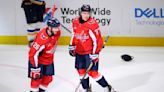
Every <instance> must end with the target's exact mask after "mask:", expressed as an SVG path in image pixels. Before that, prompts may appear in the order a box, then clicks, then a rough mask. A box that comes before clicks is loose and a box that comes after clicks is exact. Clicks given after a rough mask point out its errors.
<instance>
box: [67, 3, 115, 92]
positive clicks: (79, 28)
mask: <svg viewBox="0 0 164 92" xmlns="http://www.w3.org/2000/svg"><path fill="white" fill-rule="evenodd" d="M73 32H74V33H73V35H72V39H71V42H70V45H69V54H70V55H71V56H74V57H75V68H76V69H77V72H78V74H79V76H80V79H81V78H82V77H83V76H84V75H85V73H86V70H87V68H88V66H89V64H90V63H91V62H93V66H92V67H91V69H90V71H89V72H88V75H87V76H86V77H85V79H84V80H81V84H82V87H83V89H84V90H85V92H91V89H90V87H89V76H91V77H92V78H93V79H95V81H96V82H97V83H98V84H100V85H101V86H102V87H103V88H104V91H102V92H115V91H113V89H112V87H111V86H110V85H109V84H108V82H107V81H106V79H105V78H104V76H103V75H101V74H100V73H99V72H98V66H99V54H100V51H101V49H102V47H103V39H102V36H101V33H100V29H99V25H98V23H97V22H96V20H95V19H93V18H92V17H91V8H90V5H83V6H82V7H81V12H80V16H78V17H76V18H75V19H74V20H73Z"/></svg>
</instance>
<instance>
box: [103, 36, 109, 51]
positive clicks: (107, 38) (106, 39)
mask: <svg viewBox="0 0 164 92" xmlns="http://www.w3.org/2000/svg"><path fill="white" fill-rule="evenodd" d="M108 40H109V35H107V36H106V37H105V41H104V44H103V47H102V48H105V46H106V43H107V42H108Z"/></svg>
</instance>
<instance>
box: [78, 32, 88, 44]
mask: <svg viewBox="0 0 164 92" xmlns="http://www.w3.org/2000/svg"><path fill="white" fill-rule="evenodd" d="M75 37H76V39H79V40H80V41H81V42H85V41H86V40H87V39H89V36H87V35H86V34H85V33H84V31H82V32H81V33H80V34H75Z"/></svg>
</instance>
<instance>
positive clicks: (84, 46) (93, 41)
mask: <svg viewBox="0 0 164 92" xmlns="http://www.w3.org/2000/svg"><path fill="white" fill-rule="evenodd" d="M70 45H75V46H76V53H78V54H80V55H84V54H99V52H100V51H101V49H102V46H103V39H102V36H101V32H100V29H99V25H98V23H97V21H96V20H95V19H93V18H90V19H89V20H88V21H87V22H85V23H83V24H81V23H80V22H79V17H77V18H75V19H74V20H73V35H72V39H71V42H70Z"/></svg>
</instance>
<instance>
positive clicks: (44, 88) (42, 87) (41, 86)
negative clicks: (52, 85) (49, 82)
mask: <svg viewBox="0 0 164 92" xmlns="http://www.w3.org/2000/svg"><path fill="white" fill-rule="evenodd" d="M39 88H41V89H43V90H47V87H45V86H43V85H40V86H39Z"/></svg>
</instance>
